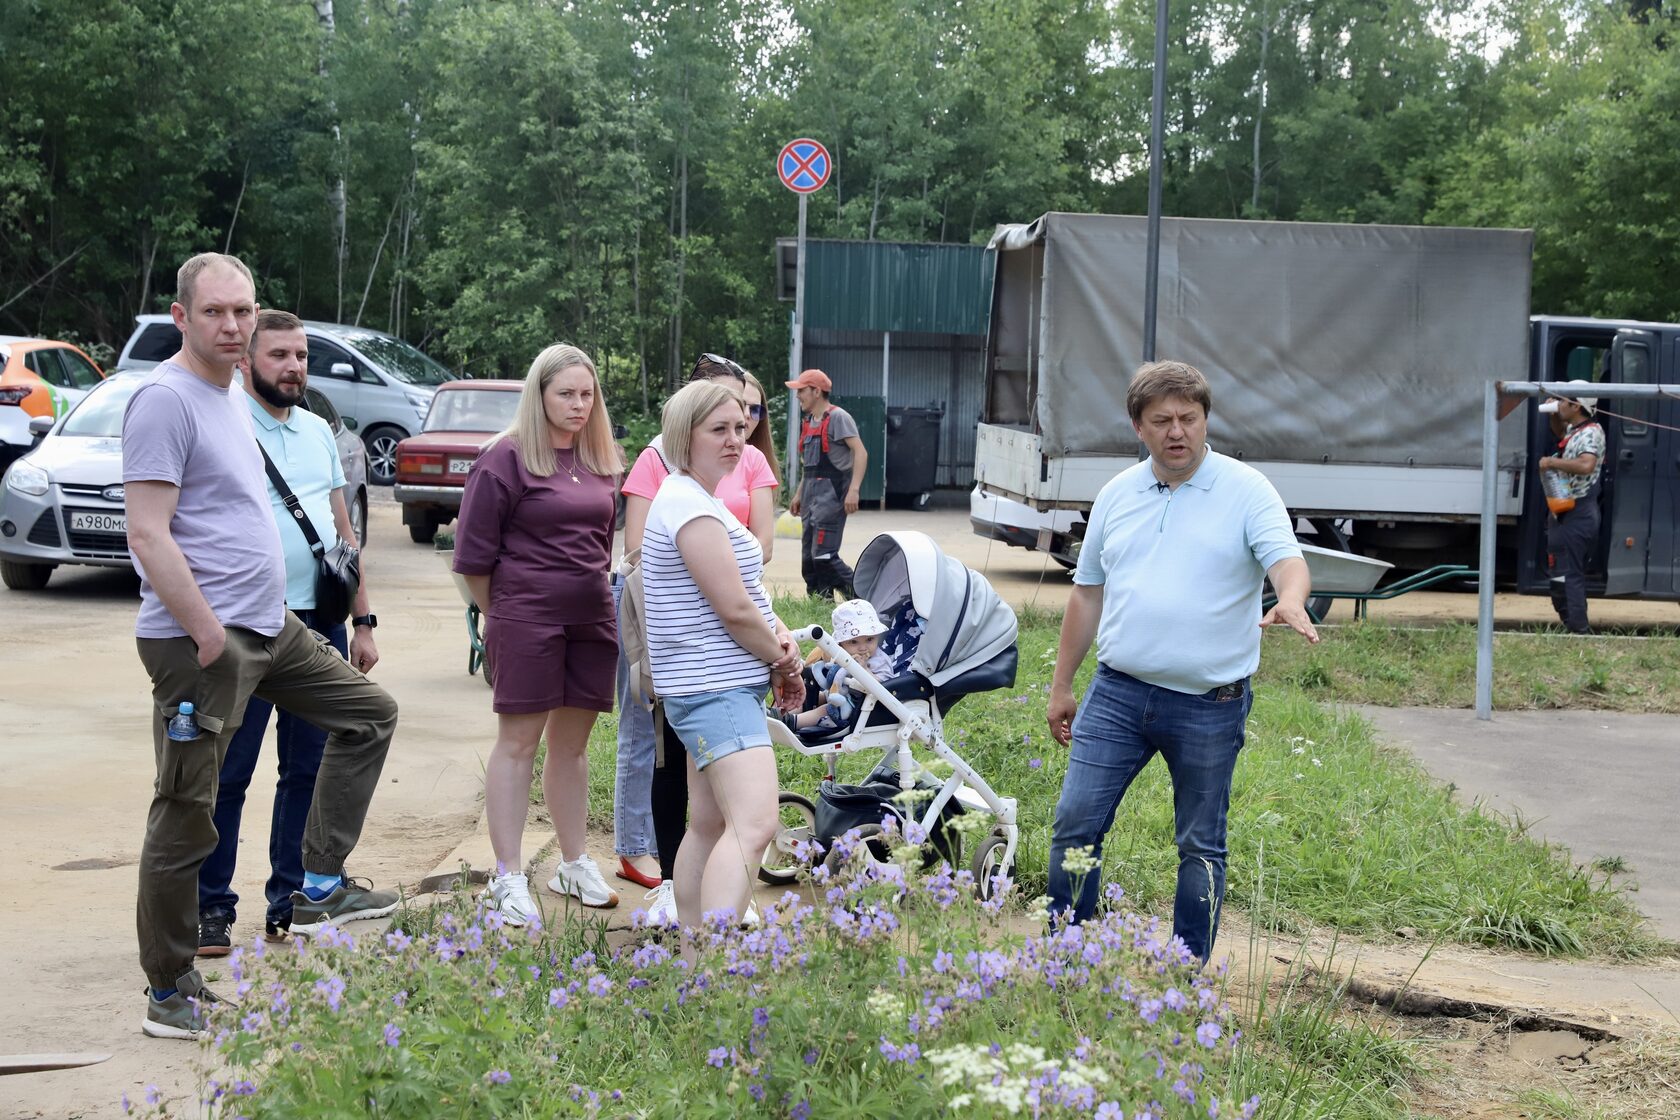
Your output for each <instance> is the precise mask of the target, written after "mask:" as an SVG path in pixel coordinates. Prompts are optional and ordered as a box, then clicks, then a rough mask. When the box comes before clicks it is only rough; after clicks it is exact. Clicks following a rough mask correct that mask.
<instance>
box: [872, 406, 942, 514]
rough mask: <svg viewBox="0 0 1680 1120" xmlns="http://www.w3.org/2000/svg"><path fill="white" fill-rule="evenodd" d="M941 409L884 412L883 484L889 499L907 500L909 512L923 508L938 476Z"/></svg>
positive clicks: (937, 407) (901, 408) (930, 497)
mask: <svg viewBox="0 0 1680 1120" xmlns="http://www.w3.org/2000/svg"><path fill="white" fill-rule="evenodd" d="M944 421H945V408H944V406H943V405H940V406H929V407H926V408H908V407H905V406H903V405H894V406H893V407H891V408H888V409H887V481H886V491H887V498H888V499H889V500H896V501H907V502H908V503H909V505H910V506H911V508H912V509H926V508H927V504H928V502H930V501H931V500H932V499H933V487H934V482H935V480H936V479H937V478H938V477H939V429H940V426H941V425H942V424H943V423H944Z"/></svg>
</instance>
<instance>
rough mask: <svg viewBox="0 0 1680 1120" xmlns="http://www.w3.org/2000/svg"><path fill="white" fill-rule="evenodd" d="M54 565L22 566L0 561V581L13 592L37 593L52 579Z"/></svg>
mask: <svg viewBox="0 0 1680 1120" xmlns="http://www.w3.org/2000/svg"><path fill="white" fill-rule="evenodd" d="M56 566H57V565H54V564H24V563H20V562H18V561H16V560H0V581H3V582H4V583H5V584H6V586H7V587H9V588H11V589H12V590H13V591H39V590H41V589H42V588H43V587H45V586H46V585H47V580H48V579H50V578H51V577H52V571H53V568H54V567H56Z"/></svg>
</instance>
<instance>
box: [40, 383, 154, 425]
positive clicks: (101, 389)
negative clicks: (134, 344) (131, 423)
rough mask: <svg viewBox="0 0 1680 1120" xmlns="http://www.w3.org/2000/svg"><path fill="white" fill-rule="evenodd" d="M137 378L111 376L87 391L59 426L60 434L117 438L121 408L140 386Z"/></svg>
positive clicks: (124, 407)
mask: <svg viewBox="0 0 1680 1120" xmlns="http://www.w3.org/2000/svg"><path fill="white" fill-rule="evenodd" d="M142 380H143V379H142V378H140V377H113V378H109V379H107V380H105V381H102V382H100V383H99V384H98V385H95V386H94V387H93V388H92V389H89V390H88V395H87V396H85V397H83V398H82V399H81V402H80V403H78V404H77V405H76V408H75V410H74V411H73V412H71V413H70V418H69V419H68V420H66V421H64V427H62V428H60V429H59V432H58V434H59V435H61V436H89V437H101V438H120V437H121V436H122V423H123V410H124V409H126V408H127V407H128V398H129V397H132V396H133V395H134V390H136V389H138V388H139V387H140V382H141V381H142Z"/></svg>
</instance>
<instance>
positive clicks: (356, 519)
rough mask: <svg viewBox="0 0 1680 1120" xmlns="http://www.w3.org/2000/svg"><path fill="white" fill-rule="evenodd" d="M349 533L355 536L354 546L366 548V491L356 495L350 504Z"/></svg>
mask: <svg viewBox="0 0 1680 1120" xmlns="http://www.w3.org/2000/svg"><path fill="white" fill-rule="evenodd" d="M350 531H351V532H353V533H355V534H356V545H357V547H359V548H366V547H367V491H365V490H364V491H362V492H361V493H359V494H357V495H356V498H355V500H354V501H352V502H351V503H350Z"/></svg>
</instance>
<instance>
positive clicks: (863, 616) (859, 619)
mask: <svg viewBox="0 0 1680 1120" xmlns="http://www.w3.org/2000/svg"><path fill="white" fill-rule="evenodd" d="M886 632H887V628H886V627H885V626H883V625H882V624H881V616H880V615H878V614H876V613H875V608H874V607H873V606H871V605H870V603H869V600H868V599H847V600H846V601H845V602H844V603H841V604H840V605H839V606H838V607H835V608H834V640H835V641H838V642H849V641H851V640H852V639H853V638H867V637H869V636H870V635H871V634H885V633H886Z"/></svg>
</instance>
